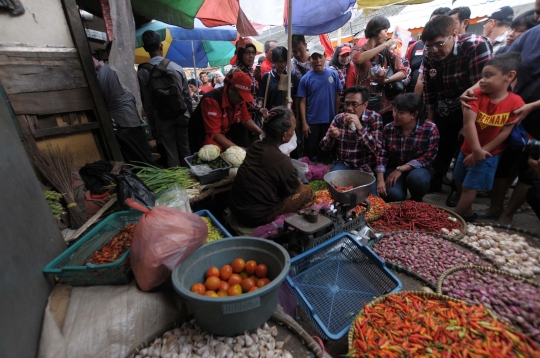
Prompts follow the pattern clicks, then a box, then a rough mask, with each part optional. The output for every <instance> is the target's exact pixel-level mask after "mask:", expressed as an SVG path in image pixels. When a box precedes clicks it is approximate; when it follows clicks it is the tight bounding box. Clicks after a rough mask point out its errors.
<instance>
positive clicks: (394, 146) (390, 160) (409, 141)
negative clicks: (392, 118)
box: [376, 121, 439, 173]
mask: <svg viewBox="0 0 540 358" xmlns="http://www.w3.org/2000/svg"><path fill="white" fill-rule="evenodd" d="M438 150H439V130H438V129H437V126H436V125H435V123H433V122H428V121H418V122H417V123H416V127H415V128H414V130H413V131H412V132H411V133H410V134H409V135H408V136H407V137H405V136H404V135H403V131H402V127H396V126H395V125H394V122H391V123H388V124H387V125H386V127H384V130H383V143H382V149H381V151H380V152H379V154H378V155H377V170H376V171H377V173H384V172H385V171H386V168H387V167H390V168H396V167H398V166H399V165H405V164H409V165H410V166H411V167H413V168H417V169H418V168H423V167H428V166H430V165H431V163H433V160H435V157H436V156H437V151H438Z"/></svg>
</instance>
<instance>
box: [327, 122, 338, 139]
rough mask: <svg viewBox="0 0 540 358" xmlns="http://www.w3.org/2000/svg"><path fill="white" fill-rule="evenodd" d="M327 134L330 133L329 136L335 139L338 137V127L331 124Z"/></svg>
mask: <svg viewBox="0 0 540 358" xmlns="http://www.w3.org/2000/svg"><path fill="white" fill-rule="evenodd" d="M328 135H330V138H332V139H336V138H337V137H339V129H337V128H336V127H334V126H333V125H331V126H330V128H328Z"/></svg>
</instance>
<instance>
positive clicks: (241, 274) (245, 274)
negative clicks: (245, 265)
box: [240, 271, 249, 278]
mask: <svg viewBox="0 0 540 358" xmlns="http://www.w3.org/2000/svg"><path fill="white" fill-rule="evenodd" d="M240 276H242V278H248V277H249V273H247V272H246V271H242V272H240Z"/></svg>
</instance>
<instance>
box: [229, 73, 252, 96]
mask: <svg viewBox="0 0 540 358" xmlns="http://www.w3.org/2000/svg"><path fill="white" fill-rule="evenodd" d="M229 85H230V86H232V87H234V88H236V90H237V91H238V93H240V96H242V98H243V99H244V101H246V102H255V101H254V100H253V96H252V95H251V86H253V82H252V81H251V77H249V76H248V75H247V74H245V73H244V72H240V71H239V72H234V73H233V74H232V76H231V78H230V80H229Z"/></svg>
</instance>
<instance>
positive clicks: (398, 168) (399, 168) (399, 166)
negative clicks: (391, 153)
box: [396, 165, 403, 173]
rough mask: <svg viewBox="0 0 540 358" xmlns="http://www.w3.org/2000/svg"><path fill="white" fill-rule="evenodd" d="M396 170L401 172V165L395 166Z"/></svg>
mask: <svg viewBox="0 0 540 358" xmlns="http://www.w3.org/2000/svg"><path fill="white" fill-rule="evenodd" d="M396 170H398V171H400V172H402V173H403V169H401V165H398V167H397V168H396Z"/></svg>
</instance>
